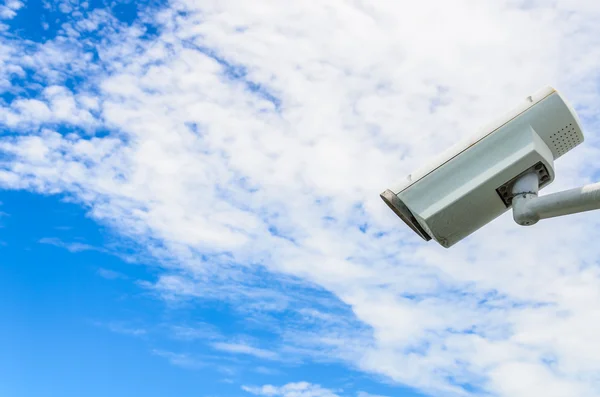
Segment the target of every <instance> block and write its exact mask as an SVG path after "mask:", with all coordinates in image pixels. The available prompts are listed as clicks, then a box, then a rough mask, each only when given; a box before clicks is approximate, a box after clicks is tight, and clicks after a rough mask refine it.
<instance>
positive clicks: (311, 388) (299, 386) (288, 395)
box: [242, 382, 340, 397]
mask: <svg viewBox="0 0 600 397" xmlns="http://www.w3.org/2000/svg"><path fill="white" fill-rule="evenodd" d="M242 389H243V390H245V391H247V392H248V393H251V394H254V395H257V396H267V397H340V396H339V395H338V394H336V393H335V392H334V391H332V390H329V389H324V388H322V387H321V386H319V385H313V384H311V383H308V382H297V383H288V384H286V385H284V386H281V387H277V386H273V385H264V386H260V387H256V386H243V387H242Z"/></svg>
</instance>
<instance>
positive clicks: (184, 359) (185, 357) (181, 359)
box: [152, 349, 204, 369]
mask: <svg viewBox="0 0 600 397" xmlns="http://www.w3.org/2000/svg"><path fill="white" fill-rule="evenodd" d="M152 354H154V355H156V356H159V357H162V358H165V359H167V360H168V361H169V363H171V365H175V366H178V367H182V368H187V369H197V368H201V367H203V366H204V363H202V362H201V361H198V360H196V359H195V358H193V357H191V356H190V355H189V354H185V353H173V352H170V351H165V350H157V349H155V350H153V351H152Z"/></svg>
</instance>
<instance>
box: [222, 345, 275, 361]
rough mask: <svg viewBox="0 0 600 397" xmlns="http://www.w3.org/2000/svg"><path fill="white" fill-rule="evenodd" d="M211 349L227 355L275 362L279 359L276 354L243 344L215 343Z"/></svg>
mask: <svg viewBox="0 0 600 397" xmlns="http://www.w3.org/2000/svg"><path fill="white" fill-rule="evenodd" d="M212 347H213V348H215V349H217V350H220V351H224V352H227V353H232V354H243V355H249V356H254V357H256V358H261V359H266V360H277V359H278V358H279V355H278V354H277V353H276V352H273V351H270V350H265V349H261V348H258V347H254V346H251V345H248V344H245V343H226V342H217V343H213V344H212Z"/></svg>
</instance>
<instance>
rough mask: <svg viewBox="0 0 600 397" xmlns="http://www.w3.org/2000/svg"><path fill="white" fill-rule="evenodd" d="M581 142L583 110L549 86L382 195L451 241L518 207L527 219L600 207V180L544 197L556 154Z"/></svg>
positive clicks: (519, 217)
mask: <svg viewBox="0 0 600 397" xmlns="http://www.w3.org/2000/svg"><path fill="white" fill-rule="evenodd" d="M581 142H583V133H582V131H581V126H580V124H579V120H578V118H577V115H576V114H575V111H574V110H573V109H572V108H571V106H569V104H567V102H566V101H565V100H564V98H563V97H562V96H561V95H560V94H559V93H558V92H557V91H556V90H555V89H553V88H550V87H548V88H545V89H543V90H540V91H539V92H537V93H536V94H534V95H532V96H529V97H527V98H526V99H525V100H524V101H523V102H522V103H521V104H520V105H519V106H518V107H516V108H515V109H514V110H512V111H511V112H510V113H508V114H506V115H505V116H504V117H502V118H500V119H498V120H497V121H496V122H494V123H492V124H491V125H489V126H488V127H485V128H483V129H481V130H480V131H479V133H477V134H476V135H475V136H473V137H471V138H469V139H467V140H465V141H463V142H460V143H458V144H457V145H455V146H454V147H452V148H450V149H449V150H448V151H446V152H445V153H443V154H442V155H441V156H439V157H438V158H436V159H435V160H433V161H432V162H431V163H430V164H428V165H426V166H425V167H423V168H421V169H419V170H418V171H416V172H414V173H412V174H410V175H408V176H407V177H406V178H405V179H404V180H403V181H401V182H400V183H398V184H396V185H394V186H393V187H391V188H390V189H388V190H385V191H384V192H383V193H381V198H382V199H383V201H385V203H386V204H387V205H388V206H389V207H390V208H391V209H392V211H394V213H396V215H398V217H400V219H402V220H403V221H404V222H405V223H406V224H407V225H408V226H409V227H410V228H411V229H412V230H413V231H414V232H415V233H416V234H418V235H419V236H421V237H422V238H423V239H425V240H427V241H428V240H431V239H433V240H435V241H437V242H438V243H439V244H441V245H442V246H444V247H446V248H448V247H451V246H452V245H454V244H456V243H457V242H459V241H461V240H462V239H464V238H465V237H467V236H469V235H470V234H471V233H473V232H475V231H476V230H478V229H479V228H481V227H482V226H484V225H486V224H487V223H489V222H491V221H492V220H493V219H495V218H497V217H498V216H500V215H502V214H503V213H504V212H506V211H508V210H509V209H511V208H513V215H514V217H515V220H516V221H517V223H519V224H521V225H530V224H533V223H535V222H537V221H538V220H539V219H543V218H549V217H552V216H558V215H565V214H567V213H574V212H581V211H587V210H589V209H596V208H600V204H599V203H600V200H599V199H600V194H595V193H594V192H596V191H597V190H598V191H600V186H596V185H592V186H591V187H588V188H587V190H585V187H584V188H579V190H578V189H574V190H573V191H568V192H562V193H555V194H554V195H549V196H547V197H537V193H538V191H539V189H542V188H544V187H546V186H548V185H549V184H550V183H552V181H554V160H556V159H557V158H559V157H560V156H562V155H563V154H565V153H567V152H568V151H570V150H571V149H573V148H574V147H575V146H577V145H579V144H580V143H581ZM581 189H584V190H585V192H587V193H585V194H584V193H582V192H583V191H582V190H581ZM590 189H591V190H590ZM578 192H579V193H578ZM590 192H592V193H590ZM567 193H568V195H567V196H565V194H567ZM557 194H558V195H559V196H556V195H557ZM560 194H563V195H562V196H560ZM550 196H553V197H550ZM565 199H567V201H565ZM569 200H570V201H569Z"/></svg>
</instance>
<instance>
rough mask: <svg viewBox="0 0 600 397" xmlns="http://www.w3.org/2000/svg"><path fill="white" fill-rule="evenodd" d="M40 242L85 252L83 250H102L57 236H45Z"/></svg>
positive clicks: (71, 250) (72, 250)
mask: <svg viewBox="0 0 600 397" xmlns="http://www.w3.org/2000/svg"><path fill="white" fill-rule="evenodd" d="M39 243H40V244H48V245H54V246H55V247H60V248H65V249H66V250H68V251H70V252H83V251H102V249H101V248H97V247H94V246H91V245H89V244H85V243H78V242H69V243H67V242H64V241H62V240H60V239H58V238H55V237H44V238H41V239H40V240H39Z"/></svg>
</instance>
